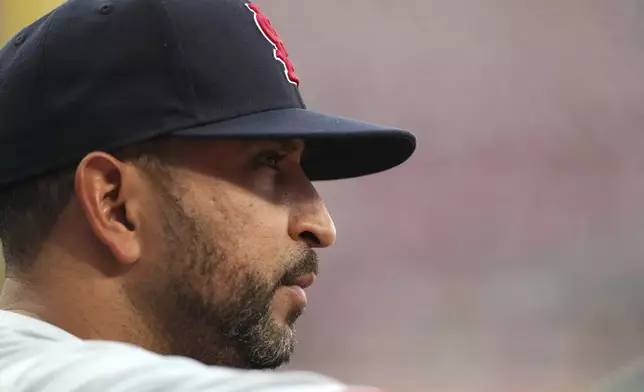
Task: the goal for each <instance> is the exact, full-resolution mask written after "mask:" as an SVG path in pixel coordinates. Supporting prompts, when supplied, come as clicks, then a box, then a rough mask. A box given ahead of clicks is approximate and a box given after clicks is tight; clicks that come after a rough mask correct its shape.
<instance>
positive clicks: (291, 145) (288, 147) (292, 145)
mask: <svg viewBox="0 0 644 392" xmlns="http://www.w3.org/2000/svg"><path fill="white" fill-rule="evenodd" d="M277 143H279V145H280V148H282V149H283V150H284V151H286V152H288V153H293V152H295V151H298V150H299V149H300V148H304V142H302V141H299V140H277Z"/></svg>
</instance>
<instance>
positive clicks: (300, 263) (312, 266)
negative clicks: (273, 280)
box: [279, 249, 320, 286]
mask: <svg viewBox="0 0 644 392" xmlns="http://www.w3.org/2000/svg"><path fill="white" fill-rule="evenodd" d="M319 264H320V263H319V260H318V254H317V253H316V252H315V251H314V250H313V249H307V250H305V251H303V252H301V253H300V254H299V255H298V256H297V260H296V261H295V262H294V263H293V265H292V266H291V267H289V268H288V270H286V272H284V275H282V279H280V282H279V285H280V286H289V285H291V284H292V283H293V282H294V281H295V279H297V278H299V277H300V276H303V275H309V274H315V275H318V273H319V270H320V265H319Z"/></svg>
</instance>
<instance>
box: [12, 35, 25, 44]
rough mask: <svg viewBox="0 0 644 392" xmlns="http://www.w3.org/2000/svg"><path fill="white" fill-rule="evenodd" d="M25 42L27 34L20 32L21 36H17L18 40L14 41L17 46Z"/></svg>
mask: <svg viewBox="0 0 644 392" xmlns="http://www.w3.org/2000/svg"><path fill="white" fill-rule="evenodd" d="M23 42H25V35H24V34H20V35H19V36H17V37H16V40H15V41H14V45H15V46H20V45H22V43H23Z"/></svg>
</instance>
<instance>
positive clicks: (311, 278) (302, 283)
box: [288, 274, 315, 289]
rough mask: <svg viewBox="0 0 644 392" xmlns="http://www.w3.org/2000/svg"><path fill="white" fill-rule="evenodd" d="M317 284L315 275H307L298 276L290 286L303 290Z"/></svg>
mask: <svg viewBox="0 0 644 392" xmlns="http://www.w3.org/2000/svg"><path fill="white" fill-rule="evenodd" d="M313 282H315V274H307V275H302V276H298V277H297V278H295V279H294V280H293V281H291V282H289V284H288V285H289V286H299V287H301V288H303V289H305V288H307V287H309V286H311V285H312V284H313Z"/></svg>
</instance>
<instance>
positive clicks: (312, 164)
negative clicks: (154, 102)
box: [173, 108, 416, 181]
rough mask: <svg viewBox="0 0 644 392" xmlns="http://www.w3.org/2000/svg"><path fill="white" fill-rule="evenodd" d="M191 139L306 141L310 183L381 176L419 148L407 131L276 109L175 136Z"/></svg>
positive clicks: (307, 170) (342, 118)
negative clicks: (379, 174) (379, 173)
mask: <svg viewBox="0 0 644 392" xmlns="http://www.w3.org/2000/svg"><path fill="white" fill-rule="evenodd" d="M173 134H174V135H176V136H180V137H191V138H256V139H274V138H292V139H303V140H305V142H306V149H305V153H304V156H303V157H302V167H303V169H304V171H305V172H306V174H307V175H308V177H309V179H310V180H311V181H323V180H337V179H343V178H352V177H359V176H364V175H368V174H374V173H378V172H382V171H385V170H388V169H391V168H393V167H396V166H398V165H400V164H401V163H403V162H405V161H406V160H407V159H409V157H410V156H411V155H412V154H413V152H414V150H415V149H416V138H415V136H414V135H413V134H412V133H410V132H407V131H404V130H401V129H396V128H392V127H386V126H382V125H377V124H371V123H367V122H362V121H357V120H352V119H349V118H344V117H337V116H330V115H326V114H322V113H317V112H314V111H311V110H307V109H298V108H291V109H278V110H270V111H266V112H260V113H255V114H251V115H246V116H242V117H238V118H235V119H231V120H226V121H220V122H217V123H213V124H207V125H202V126H199V127H197V128H191V129H187V130H181V131H178V132H175V133H173Z"/></svg>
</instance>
